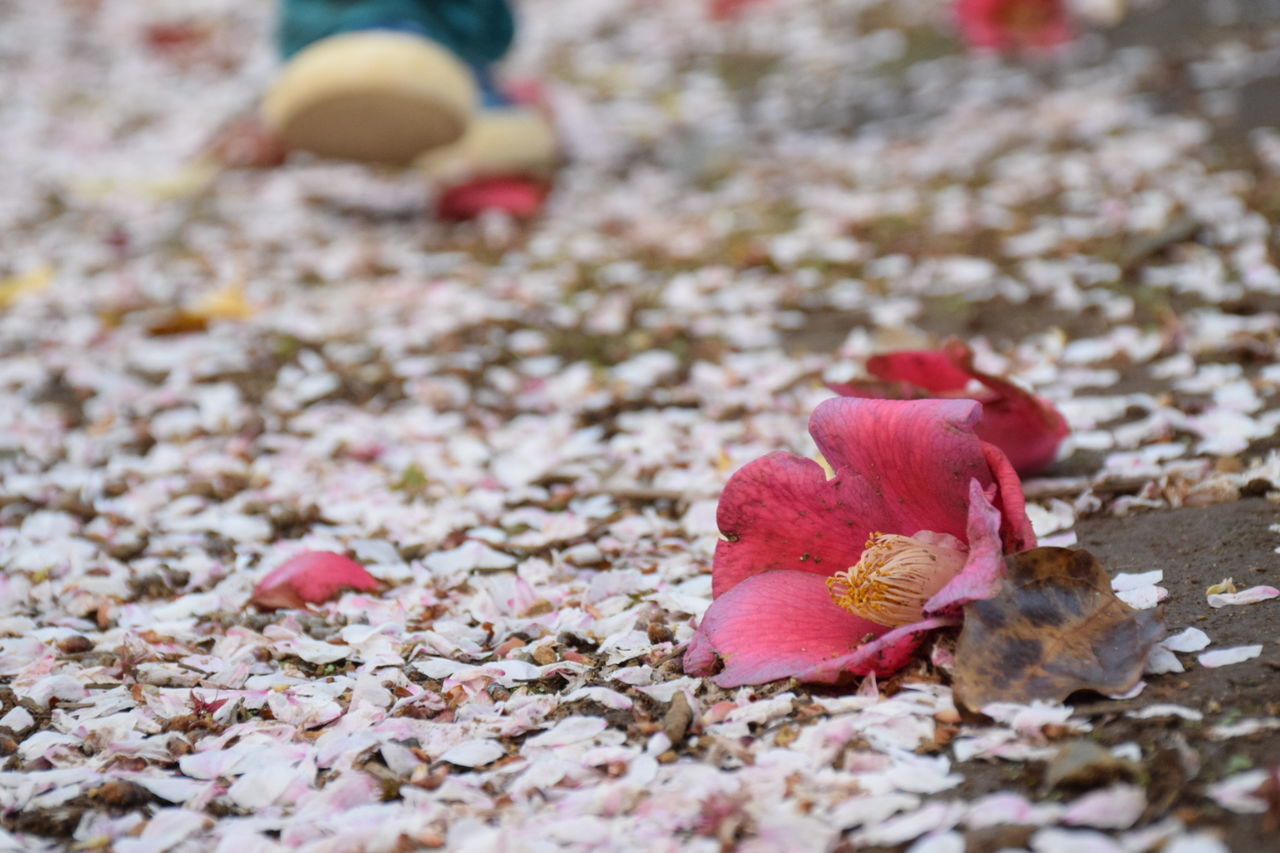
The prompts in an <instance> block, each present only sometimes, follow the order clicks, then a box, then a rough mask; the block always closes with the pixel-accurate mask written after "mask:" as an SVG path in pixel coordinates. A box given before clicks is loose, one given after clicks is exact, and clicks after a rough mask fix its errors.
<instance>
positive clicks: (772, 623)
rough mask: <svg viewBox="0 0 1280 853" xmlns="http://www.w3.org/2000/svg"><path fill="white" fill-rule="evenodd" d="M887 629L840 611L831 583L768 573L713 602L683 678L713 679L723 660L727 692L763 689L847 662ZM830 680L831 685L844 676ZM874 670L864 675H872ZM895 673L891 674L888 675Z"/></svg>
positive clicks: (721, 677)
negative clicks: (870, 638) (716, 662)
mask: <svg viewBox="0 0 1280 853" xmlns="http://www.w3.org/2000/svg"><path fill="white" fill-rule="evenodd" d="M884 631H885V628H884V627H883V626H881V625H876V624H875V623H873V622H868V621H867V620H865V619H862V618H859V617H857V616H854V615H853V614H852V613H849V612H848V611H846V610H843V609H841V608H840V607H838V606H837V605H836V603H835V601H834V600H832V598H831V593H829V592H828V591H827V584H826V580H825V579H824V578H822V577H819V576H818V575H815V574H811V573H809V572H788V571H778V572H765V573H764V574H758V575H755V576H754V577H751V578H748V579H746V580H744V581H743V582H742V583H740V584H738V585H737V586H735V587H734V588H733V589H731V590H729V591H728V592H727V593H725V594H724V595H722V596H719V597H718V598H716V600H715V601H714V602H712V604H711V607H710V608H709V609H708V610H707V612H706V614H705V615H704V616H703V617H702V624H701V625H699V626H698V636H696V637H695V638H694V642H693V643H692V644H691V645H690V647H689V651H688V652H687V653H686V654H685V659H684V667H685V672H688V673H690V674H692V675H708V674H710V671H711V665H712V662H713V661H714V655H715V654H718V655H719V656H720V657H721V658H723V659H724V662H725V668H724V670H723V671H722V672H721V673H720V674H719V675H717V676H716V677H715V679H714V680H715V682H716V684H719V685H720V686H721V687H737V686H738V685H741V684H763V683H765V682H766V681H776V680H777V679H779V678H788V677H790V676H793V675H797V674H799V673H801V672H806V671H809V670H812V669H814V668H816V667H819V666H820V665H822V664H823V662H824V661H827V660H830V659H834V658H841V657H843V656H847V655H848V653H849V652H850V651H852V650H853V649H856V648H857V647H858V646H859V645H861V644H862V642H863V640H864V639H865V638H866V637H868V636H876V635H879V634H882V633H884ZM842 671H848V672H853V671H854V670H839V671H835V672H833V673H832V676H833V677H832V678H824V679H820V680H824V681H831V680H834V676H838V675H839V674H840V672H842ZM869 671H870V669H867V670H864V672H869ZM889 671H891V670H889Z"/></svg>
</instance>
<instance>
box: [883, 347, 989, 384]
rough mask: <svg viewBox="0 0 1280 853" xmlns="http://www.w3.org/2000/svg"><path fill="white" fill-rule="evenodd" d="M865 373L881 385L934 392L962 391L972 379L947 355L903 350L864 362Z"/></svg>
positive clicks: (929, 351) (945, 353) (944, 353)
mask: <svg viewBox="0 0 1280 853" xmlns="http://www.w3.org/2000/svg"><path fill="white" fill-rule="evenodd" d="M867 372H868V373H870V374H871V375H872V376H875V377H876V378H878V379H883V380H884V381H885V382H905V383H906V384H908V385H915V386H918V387H920V388H925V389H928V390H929V391H935V392H947V391H963V390H964V389H965V386H967V385H968V384H969V380H970V379H972V378H973V376H972V375H971V374H970V373H969V371H967V370H965V369H963V368H962V367H960V366H959V365H957V364H956V362H955V360H954V359H953V358H952V357H951V355H950V354H949V353H947V352H934V351H932V350H903V351H901V352H891V353H885V354H883V355H874V356H872V357H871V358H869V359H867Z"/></svg>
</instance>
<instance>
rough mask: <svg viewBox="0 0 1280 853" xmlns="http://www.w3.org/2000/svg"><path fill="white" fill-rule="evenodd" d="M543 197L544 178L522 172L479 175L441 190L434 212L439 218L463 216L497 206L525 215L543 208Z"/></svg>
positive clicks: (513, 213) (544, 196)
mask: <svg viewBox="0 0 1280 853" xmlns="http://www.w3.org/2000/svg"><path fill="white" fill-rule="evenodd" d="M546 198H547V186H546V184H545V182H543V181H539V180H536V179H534V178H530V177H527V176H525V175H498V176H492V177H479V178H475V179H473V180H471V181H468V182H467V183H464V184H460V185H459V186H456V187H451V188H449V189H447V190H445V191H444V192H443V193H441V195H440V199H439V200H438V201H437V202H436V213H437V215H439V216H440V218H442V219H458V220H464V219H474V218H476V217H477V216H480V215H481V214H482V213H485V212H487V211H491V210H496V211H501V212H503V213H505V214H507V215H508V216H512V217H515V218H516V219H528V218H530V217H532V216H535V215H537V214H538V213H539V212H540V211H541V210H542V204H543V202H544V201H546Z"/></svg>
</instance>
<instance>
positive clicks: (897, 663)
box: [714, 616, 961, 687]
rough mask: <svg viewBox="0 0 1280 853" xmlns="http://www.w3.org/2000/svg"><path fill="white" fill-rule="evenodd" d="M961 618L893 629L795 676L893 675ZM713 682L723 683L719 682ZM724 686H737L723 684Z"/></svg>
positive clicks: (823, 679)
mask: <svg viewBox="0 0 1280 853" xmlns="http://www.w3.org/2000/svg"><path fill="white" fill-rule="evenodd" d="M960 622H961V619H960V617H959V616H932V617H930V618H928V619H925V620H924V621H922V622H916V623H915V624H914V625H903V626H901V627H898V628H894V629H893V630H892V631H890V632H889V633H887V634H883V635H881V636H879V637H877V638H875V639H874V640H872V641H871V642H869V643H864V644H863V645H861V646H859V647H857V648H856V649H854V650H852V651H850V652H849V653H848V654H845V655H841V656H840V657H838V658H832V659H830V660H824V661H822V662H821V663H818V664H815V665H813V666H811V667H809V668H808V669H806V670H803V671H801V672H797V673H795V677H796V678H798V679H800V680H801V681H807V682H810V683H819V684H836V683H838V682H840V681H842V680H843V679H844V677H845V676H846V675H868V674H871V673H875V674H876V675H877V676H885V675H892V674H893V673H895V672H897V671H898V670H900V669H902V668H903V667H904V666H906V665H907V663H908V662H910V660H911V659H912V658H913V657H915V653H916V649H918V648H919V647H920V644H921V643H922V642H924V639H925V637H927V636H928V635H929V634H930V633H931V632H933V631H936V630H937V629H939V628H948V627H951V626H953V625H959V624H960ZM714 681H715V682H716V683H717V684H720V679H719V678H716V679H714ZM720 686H721V687H732V686H734V685H729V684H720Z"/></svg>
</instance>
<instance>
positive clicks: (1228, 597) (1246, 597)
mask: <svg viewBox="0 0 1280 853" xmlns="http://www.w3.org/2000/svg"><path fill="white" fill-rule="evenodd" d="M1276 597H1280V589H1276V588H1275V587H1274V586H1251V587H1249V588H1248V589H1242V590H1240V591H1239V592H1224V593H1218V594H1212V595H1210V596H1209V606H1210V607H1227V606H1230V605H1233V604H1257V603H1258V602H1260V601H1269V600H1270V599H1272V598H1276Z"/></svg>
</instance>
